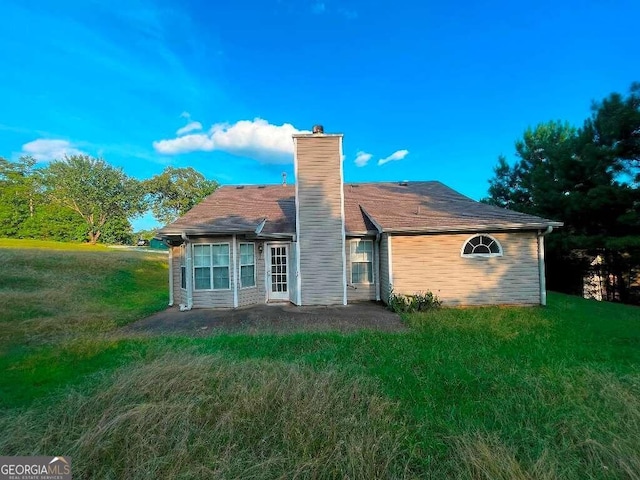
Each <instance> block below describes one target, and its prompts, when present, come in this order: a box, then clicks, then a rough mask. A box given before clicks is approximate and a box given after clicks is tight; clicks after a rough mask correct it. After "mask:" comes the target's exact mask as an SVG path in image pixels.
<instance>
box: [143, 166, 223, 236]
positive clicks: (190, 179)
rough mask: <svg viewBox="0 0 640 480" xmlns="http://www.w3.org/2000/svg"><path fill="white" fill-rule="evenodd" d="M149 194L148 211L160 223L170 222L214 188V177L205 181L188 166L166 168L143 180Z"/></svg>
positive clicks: (215, 184) (215, 186)
mask: <svg viewBox="0 0 640 480" xmlns="http://www.w3.org/2000/svg"><path fill="white" fill-rule="evenodd" d="M144 187H145V190H146V191H147V192H148V194H149V198H150V202H151V211H152V212H153V216H154V217H155V218H156V219H157V220H158V221H160V223H163V224H167V223H171V222H173V221H174V220H175V219H177V218H178V217H179V216H181V215H184V214H185V213H187V212H188V211H189V210H191V208H193V206H194V205H196V204H198V203H199V202H200V201H202V199H204V198H205V197H206V196H207V195H209V194H211V193H213V191H214V190H215V189H216V188H217V187H218V183H217V182H216V181H215V180H207V179H206V178H205V177H204V176H203V175H202V174H201V173H199V172H197V171H196V170H194V169H193V168H191V167H188V168H174V167H167V168H165V169H164V171H163V172H162V173H161V174H159V175H156V176H155V177H152V178H151V179H149V180H146V181H145V182H144Z"/></svg>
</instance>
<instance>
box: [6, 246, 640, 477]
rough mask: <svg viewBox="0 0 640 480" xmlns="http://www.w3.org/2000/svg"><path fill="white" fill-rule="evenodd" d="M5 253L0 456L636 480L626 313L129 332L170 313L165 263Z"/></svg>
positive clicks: (271, 470)
mask: <svg viewBox="0 0 640 480" xmlns="http://www.w3.org/2000/svg"><path fill="white" fill-rule="evenodd" d="M0 256H1V257H2V258H3V259H4V260H5V261H4V265H8V269H7V271H6V273H5V274H4V277H5V278H4V279H3V280H2V283H0V305H7V306H8V308H6V309H3V310H2V313H0V338H1V342H2V343H1V345H2V349H3V350H2V352H3V355H2V357H0V371H1V372H2V375H0V412H1V414H0V452H3V453H6V454H15V455H17V454H36V453H40V454H51V452H53V451H55V452H57V453H59V452H62V453H63V454H67V455H69V454H70V455H72V456H73V459H74V469H77V470H76V471H77V472H78V476H79V478H84V477H87V478H91V477H93V478H103V477H132V478H156V477H158V476H168V477H174V476H178V475H184V477H189V478H192V477H196V478H209V477H211V476H219V477H224V478H240V477H242V478H274V477H277V478H289V477H292V476H296V475H297V476H299V477H301V478H335V477H345V476H348V477H349V478H375V477H377V478H381V477H396V478H416V477H420V478H429V477H431V478H444V477H450V478H474V479H475V478H486V479H493V478H505V479H506V478H522V479H524V478H531V479H534V478H535V479H537V478H570V479H571V478H575V479H583V478H603V479H607V478H612V479H613V478H634V479H636V478H640V455H639V454H638V452H640V440H638V439H640V373H639V372H640V309H638V308H637V307H630V306H624V305H615V304H606V303H598V302H594V301H587V300H583V299H580V298H575V297H568V296H564V295H559V294H550V295H549V306H548V307H546V308H498V307H491V308H469V309H443V310H439V311H433V312H428V313H424V314H419V315H411V316H407V317H406V321H407V322H408V323H409V325H410V326H411V329H410V331H409V332H408V333H394V334H389V333H379V332H361V333H356V334H350V335H343V334H338V333H308V334H293V335H260V336H249V335H221V336H216V337H208V338H186V337H144V336H143V337H140V336H136V337H128V336H125V335H123V334H121V333H118V330H117V329H118V326H120V325H124V324H126V323H129V322H131V321H133V320H134V319H136V318H139V317H141V316H144V315H146V314H148V313H150V312H151V311H153V310H156V309H159V308H162V306H163V305H164V303H165V302H166V282H167V280H166V276H167V271H166V266H165V265H164V262H166V260H165V259H164V258H163V257H161V258H159V257H158V256H157V255H144V254H140V253H127V252H113V251H103V252H96V251H68V252H67V251H56V252H54V251H50V250H27V249H16V248H12V249H4V250H3V249H0ZM7 278H11V279H14V280H15V282H14V281H9V280H6V279H7Z"/></svg>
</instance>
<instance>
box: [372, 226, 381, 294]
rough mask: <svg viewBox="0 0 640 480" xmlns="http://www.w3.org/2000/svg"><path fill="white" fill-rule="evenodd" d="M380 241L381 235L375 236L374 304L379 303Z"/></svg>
mask: <svg viewBox="0 0 640 480" xmlns="http://www.w3.org/2000/svg"><path fill="white" fill-rule="evenodd" d="M381 241H382V235H381V234H380V233H377V234H376V242H375V255H374V258H373V261H374V262H375V264H376V265H375V269H374V274H375V276H376V278H375V282H376V302H379V301H380V242H381Z"/></svg>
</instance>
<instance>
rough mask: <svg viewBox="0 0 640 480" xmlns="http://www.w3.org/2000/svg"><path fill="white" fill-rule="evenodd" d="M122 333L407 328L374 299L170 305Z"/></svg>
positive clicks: (189, 333)
mask: <svg viewBox="0 0 640 480" xmlns="http://www.w3.org/2000/svg"><path fill="white" fill-rule="evenodd" d="M123 330H124V331H126V332H136V333H150V334H179V335H197V336H202V335H215V334H220V333H245V334H258V333H293V332H317V331H338V332H354V331H358V330H380V331H386V332H397V331H405V330H407V328H406V326H405V325H404V323H402V320H401V319H400V317H399V316H398V315H396V314H395V313H393V312H391V311H389V310H388V309H387V308H386V307H384V305H382V304H379V303H376V302H359V303H353V304H350V305H347V306H335V307H296V306H295V305H292V304H289V303H271V304H262V305H252V306H249V307H241V308H236V309H193V310H191V311H188V312H180V311H179V310H178V308H177V307H171V308H168V309H167V310H164V311H162V312H158V313H156V314H154V315H152V316H150V317H147V318H143V319H142V320H138V321H137V322H135V323H132V324H130V325H127V326H126V327H124V328H123Z"/></svg>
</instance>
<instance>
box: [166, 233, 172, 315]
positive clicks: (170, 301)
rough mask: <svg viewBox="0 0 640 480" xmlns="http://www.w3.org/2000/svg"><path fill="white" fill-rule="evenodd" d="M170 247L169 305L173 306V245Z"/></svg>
mask: <svg viewBox="0 0 640 480" xmlns="http://www.w3.org/2000/svg"><path fill="white" fill-rule="evenodd" d="M167 246H168V247H169V306H170V307H173V245H167Z"/></svg>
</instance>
